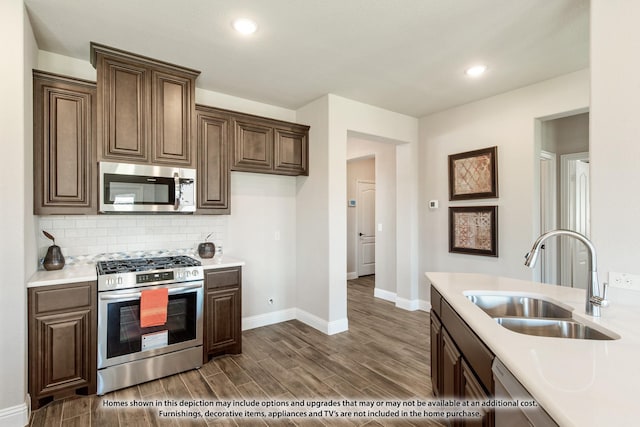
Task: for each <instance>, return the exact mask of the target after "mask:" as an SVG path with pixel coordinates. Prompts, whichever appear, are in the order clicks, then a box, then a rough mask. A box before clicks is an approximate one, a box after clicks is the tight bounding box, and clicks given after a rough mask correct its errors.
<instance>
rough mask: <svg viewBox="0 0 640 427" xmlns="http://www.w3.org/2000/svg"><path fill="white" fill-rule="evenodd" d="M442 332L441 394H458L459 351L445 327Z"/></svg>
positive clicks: (452, 395) (444, 395) (448, 395)
mask: <svg viewBox="0 0 640 427" xmlns="http://www.w3.org/2000/svg"><path fill="white" fill-rule="evenodd" d="M441 334H442V396H443V397H459V396H460V361H461V357H460V352H459V351H458V348H457V347H456V345H455V344H454V342H453V340H452V339H451V337H450V336H449V334H448V333H447V331H446V329H444V328H443V329H442V330H441Z"/></svg>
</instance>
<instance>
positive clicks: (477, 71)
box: [464, 65, 487, 77]
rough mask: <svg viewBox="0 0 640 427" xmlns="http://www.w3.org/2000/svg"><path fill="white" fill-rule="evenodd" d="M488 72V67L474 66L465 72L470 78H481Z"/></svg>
mask: <svg viewBox="0 0 640 427" xmlns="http://www.w3.org/2000/svg"><path fill="white" fill-rule="evenodd" d="M485 71H487V66H486V65H474V66H473V67H470V68H467V69H466V71H465V72H464V73H465V74H466V75H467V76H469V77H479V76H481V75H482V74H484V72H485Z"/></svg>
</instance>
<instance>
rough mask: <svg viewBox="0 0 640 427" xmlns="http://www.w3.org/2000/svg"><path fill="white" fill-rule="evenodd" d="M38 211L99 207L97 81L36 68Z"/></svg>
mask: <svg viewBox="0 0 640 427" xmlns="http://www.w3.org/2000/svg"><path fill="white" fill-rule="evenodd" d="M33 122H34V123H33V124H34V126H33V160H34V161H33V163H34V183H33V186H34V198H33V199H34V200H33V202H34V204H33V213H34V215H50V214H95V213H96V198H95V195H96V185H97V184H96V183H97V179H96V164H95V162H96V150H95V144H96V84H95V83H93V82H89V81H85V80H79V79H74V78H70V77H64V76H60V75H57V74H51V73H46V72H43V71H36V70H34V71H33Z"/></svg>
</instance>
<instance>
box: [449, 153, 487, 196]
mask: <svg viewBox="0 0 640 427" xmlns="http://www.w3.org/2000/svg"><path fill="white" fill-rule="evenodd" d="M495 197H498V147H489V148H483V149H480V150H474V151H467V152H465V153H458V154H451V155H449V200H470V199H490V198H495Z"/></svg>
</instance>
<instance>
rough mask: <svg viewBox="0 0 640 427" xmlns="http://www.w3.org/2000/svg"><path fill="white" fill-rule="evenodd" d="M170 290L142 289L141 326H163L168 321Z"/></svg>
mask: <svg viewBox="0 0 640 427" xmlns="http://www.w3.org/2000/svg"><path fill="white" fill-rule="evenodd" d="M168 305H169V290H168V289H167V288H161V289H151V290H146V291H142V295H141V296H140V327H141V328H148V327H150V326H162V325H164V324H165V323H167V306H168Z"/></svg>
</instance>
